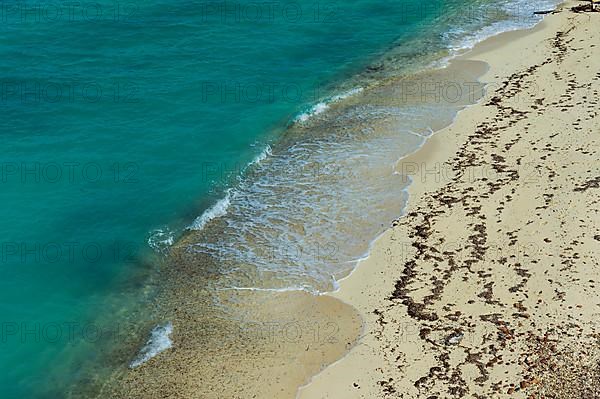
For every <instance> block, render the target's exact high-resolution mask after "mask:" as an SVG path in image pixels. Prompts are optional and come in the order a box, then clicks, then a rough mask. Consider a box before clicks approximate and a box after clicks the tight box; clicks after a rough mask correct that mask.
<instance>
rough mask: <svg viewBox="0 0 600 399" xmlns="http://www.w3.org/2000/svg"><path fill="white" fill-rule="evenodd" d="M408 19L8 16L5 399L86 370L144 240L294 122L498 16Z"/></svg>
mask: <svg viewBox="0 0 600 399" xmlns="http://www.w3.org/2000/svg"><path fill="white" fill-rule="evenodd" d="M420 3H421V2H420V1H417V0H402V1H396V2H376V1H373V0H356V1H347V2H336V1H316V2H315V1H313V0H306V1H304V0H301V1H276V2H250V1H246V0H241V1H229V2H227V3H225V2H221V1H216V2H199V1H169V2H166V1H145V2H136V1H131V2H108V1H104V0H102V1H100V2H86V1H82V2H80V3H78V4H79V5H78V6H73V5H69V4H70V3H69V4H67V3H63V2H49V1H43V2H39V3H22V2H11V1H8V2H3V3H2V10H1V11H2V12H1V14H0V83H1V87H0V88H1V92H0V95H1V96H0V100H1V101H0V110H1V117H0V136H1V137H2V144H3V145H2V158H1V167H2V168H1V171H0V172H1V176H0V177H1V180H0V184H1V190H0V220H2V224H1V226H0V241H1V245H2V248H1V262H0V322H1V323H2V328H1V331H0V370H2V371H3V372H2V374H1V375H0V396H1V397H3V398H21V397H33V395H34V394H35V392H36V389H37V387H39V386H40V385H43V384H48V381H47V379H46V377H47V371H48V370H49V369H52V368H57V367H59V366H60V365H58V364H57V362H62V361H64V359H67V358H73V359H77V357H78V356H83V355H85V356H87V357H90V356H94V353H93V351H94V345H88V346H86V348H87V349H86V350H88V351H90V353H85V354H82V353H79V352H80V351H81V350H80V349H77V350H76V349H70V348H71V347H72V348H75V347H77V345H76V343H77V342H79V341H81V340H82V339H83V340H87V341H88V342H91V343H93V342H94V334H96V333H98V330H99V331H100V333H105V332H106V331H108V330H110V328H111V326H107V325H105V324H101V325H96V324H94V323H95V320H96V316H98V315H102V316H106V312H111V311H112V309H113V307H112V306H115V303H117V304H118V303H121V302H122V303H127V301H130V300H131V301H135V300H136V299H135V298H138V297H139V293H138V292H137V291H139V290H140V289H141V287H143V286H144V283H143V280H144V276H145V275H146V273H147V271H148V270H149V269H152V267H153V266H152V263H153V260H152V259H153V258H152V256H151V255H152V253H153V252H152V249H151V248H150V246H149V245H148V239H149V237H150V236H152V235H153V234H155V233H153V232H155V231H156V230H157V229H160V231H161V232H162V233H161V234H162V235H158V236H156V235H155V238H156V237H158V238H159V239H162V240H164V239H166V238H169V235H170V234H172V233H171V232H175V233H173V234H175V235H176V233H177V231H181V229H182V228H184V227H185V226H187V225H189V224H190V223H191V222H192V221H193V220H194V218H195V217H196V216H198V215H200V214H201V213H202V212H203V210H205V209H206V208H208V207H209V206H211V205H212V204H213V203H214V202H215V201H216V200H217V199H218V198H220V197H221V196H222V190H223V188H224V187H226V185H227V181H228V179H229V178H230V177H231V176H235V175H236V174H238V173H239V172H240V171H241V170H242V169H243V167H244V166H245V165H246V164H248V163H249V162H250V161H251V160H252V159H253V158H254V157H256V156H257V155H258V154H260V153H261V151H262V150H263V148H264V146H265V144H266V143H269V142H273V141H275V140H277V137H278V136H279V135H280V134H281V132H282V130H283V129H284V128H285V126H286V124H288V123H290V121H291V120H293V118H294V117H295V116H296V115H298V114H299V113H301V112H303V111H305V110H306V109H307V108H309V107H310V105H311V104H314V103H315V102H317V101H319V100H320V99H322V98H325V97H327V96H329V95H331V94H333V93H335V92H336V91H337V90H340V88H341V87H344V82H347V81H348V79H349V78H351V77H352V76H355V75H356V74H358V73H360V72H361V71H362V70H364V68H365V67H366V66H368V65H370V64H371V63H372V62H374V61H375V60H378V59H379V57H381V56H382V54H384V53H386V51H389V50H390V49H394V52H393V54H394V57H395V61H394V62H395V63H396V64H397V65H400V66H402V65H403V63H406V65H409V64H411V62H415V60H417V59H418V58H419V57H424V58H426V57H425V56H426V55H428V54H436V53H440V52H442V53H443V50H444V49H445V48H447V47H448V46H451V45H453V44H454V45H456V44H457V43H459V42H460V37H461V35H462V36H464V35H466V34H468V33H469V32H474V31H475V30H476V29H480V28H482V27H484V26H489V23H488V22H489V21H492V22H493V21H496V20H498V19H502V18H503V17H505V15H504V11H503V12H499V10H500V8H499V7H494V8H493V9H492V11H493V12H496V13H497V14H498V15H495V14H494V13H493V12H487V13H484V12H481V11H477V12H474V13H473V15H467V14H468V13H465V12H464V10H465V9H466V8H465V7H472V10H481V9H482V8H481V7H486V6H489V3H488V2H485V1H480V2H474V1H467V0H447V1H443V0H434V1H429V2H427V5H426V6H420V5H419V4H420ZM501 17H502V18H501ZM152 242H156V240H155V241H152ZM140 259H145V260H147V261H144V262H141V261H140ZM132 281H133V283H132ZM109 304H110V305H109ZM70 350H71V351H72V352H73V353H72V354H69V351H70ZM78 351H79V352H78ZM65 354H66V355H65ZM65 378H66V379H67V380H68V378H69V376H65ZM60 383H61V382H59V381H56V384H60ZM50 384H52V382H50Z"/></svg>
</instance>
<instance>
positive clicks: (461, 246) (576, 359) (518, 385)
mask: <svg viewBox="0 0 600 399" xmlns="http://www.w3.org/2000/svg"><path fill="white" fill-rule="evenodd" d="M580 4H582V5H585V4H587V7H589V2H567V3H564V4H563V5H562V6H560V7H559V8H558V10H557V11H556V12H555V13H553V14H551V15H548V16H547V17H546V19H545V20H544V22H543V23H541V24H539V25H538V26H536V27H535V28H534V29H532V30H529V31H516V32H509V33H504V34H501V35H498V36H495V37H493V38H491V39H488V40H486V41H485V42H483V43H480V44H479V45H478V46H477V47H476V48H475V49H474V50H473V51H471V52H469V53H468V54H466V55H464V56H463V57H461V58H459V59H458V60H456V61H455V62H454V63H457V62H458V63H464V65H463V66H464V67H465V68H467V67H469V63H470V62H480V61H483V62H485V63H487V64H488V65H489V70H488V72H487V73H486V74H485V75H484V76H483V78H482V80H483V81H484V82H486V83H487V84H488V86H487V90H486V95H485V97H484V98H483V99H482V100H480V101H479V103H478V104H476V105H474V106H471V107H469V108H467V109H465V110H463V111H462V112H461V113H460V114H459V115H458V117H457V119H456V121H455V123H453V124H452V125H451V126H450V127H448V128H446V129H443V130H442V131H440V132H438V133H437V134H436V135H435V136H434V137H432V138H431V139H430V140H429V141H428V142H427V144H426V145H425V146H424V147H423V148H422V149H421V150H420V151H418V152H417V153H415V154H413V155H412V156H410V157H409V158H406V159H403V160H402V161H400V162H399V163H398V165H397V171H398V172H399V173H402V174H408V175H410V176H411V178H412V179H413V184H412V185H411V186H410V200H409V205H408V209H407V210H406V212H405V216H403V217H402V218H400V219H398V220H397V221H395V222H394V223H393V228H392V229H390V230H389V231H388V232H387V233H386V234H384V235H383V236H382V237H380V238H379V239H378V241H377V242H376V243H375V245H374V247H373V249H372V251H371V255H370V257H369V258H368V259H366V260H364V261H362V262H361V263H360V265H359V267H358V268H357V269H356V271H355V272H354V273H353V274H351V276H349V277H348V278H346V279H345V280H343V281H342V283H341V289H340V290H339V291H338V292H336V293H334V294H332V296H333V297H335V298H337V299H340V300H342V301H344V302H346V303H349V304H351V305H352V306H354V307H355V308H356V309H358V310H359V312H360V314H361V316H362V317H363V319H364V323H365V326H364V332H363V335H362V337H361V338H360V340H359V342H358V344H357V345H356V346H355V347H354V348H353V349H352V350H351V351H350V352H349V353H348V354H347V355H346V356H345V357H344V358H343V359H341V360H339V361H338V362H336V363H334V364H333V365H331V366H330V367H328V368H326V369H325V370H324V371H323V372H321V373H320V374H318V375H317V376H316V377H314V378H313V379H312V381H311V382H310V383H309V384H308V385H306V386H304V387H302V388H301V389H300V391H299V393H298V397H299V398H301V399H325V398H343V399H351V398H386V397H390V398H429V399H433V398H463V397H472V398H496V397H515V398H520V397H523V398H542V397H544V398H598V397H600V379H599V378H600V364H599V363H598V362H599V360H600V347H599V342H600V341H599V335H598V332H600V296H599V295H598V292H599V288H600V287H599V283H600V266H599V258H600V215H599V209H600V204H599V196H598V194H599V191H598V190H599V188H600V163H599V162H598V148H599V147H598V146H599V144H600V143H599V139H600V104H599V100H600V29H599V27H600V12H595V13H590V12H576V11H574V10H572V7H574V6H577V5H580ZM432 83H435V82H432Z"/></svg>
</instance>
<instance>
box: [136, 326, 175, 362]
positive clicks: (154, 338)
mask: <svg viewBox="0 0 600 399" xmlns="http://www.w3.org/2000/svg"><path fill="white" fill-rule="evenodd" d="M172 333H173V323H171V322H170V321H169V322H167V323H166V324H164V325H157V326H156V327H154V328H153V329H152V331H151V332H150V338H149V339H148V341H147V342H146V345H144V347H143V348H142V349H141V350H140V352H139V353H138V355H137V356H136V358H135V359H134V360H133V361H132V362H131V363H129V368H132V369H134V368H136V367H139V366H141V365H142V364H144V363H146V362H147V361H148V360H150V359H152V358H153V357H154V356H156V355H158V354H159V353H161V352H163V351H165V350H167V349H169V348H170V347H172V346H173V342H172V341H171V338H170V337H169V336H170V335H171V334H172Z"/></svg>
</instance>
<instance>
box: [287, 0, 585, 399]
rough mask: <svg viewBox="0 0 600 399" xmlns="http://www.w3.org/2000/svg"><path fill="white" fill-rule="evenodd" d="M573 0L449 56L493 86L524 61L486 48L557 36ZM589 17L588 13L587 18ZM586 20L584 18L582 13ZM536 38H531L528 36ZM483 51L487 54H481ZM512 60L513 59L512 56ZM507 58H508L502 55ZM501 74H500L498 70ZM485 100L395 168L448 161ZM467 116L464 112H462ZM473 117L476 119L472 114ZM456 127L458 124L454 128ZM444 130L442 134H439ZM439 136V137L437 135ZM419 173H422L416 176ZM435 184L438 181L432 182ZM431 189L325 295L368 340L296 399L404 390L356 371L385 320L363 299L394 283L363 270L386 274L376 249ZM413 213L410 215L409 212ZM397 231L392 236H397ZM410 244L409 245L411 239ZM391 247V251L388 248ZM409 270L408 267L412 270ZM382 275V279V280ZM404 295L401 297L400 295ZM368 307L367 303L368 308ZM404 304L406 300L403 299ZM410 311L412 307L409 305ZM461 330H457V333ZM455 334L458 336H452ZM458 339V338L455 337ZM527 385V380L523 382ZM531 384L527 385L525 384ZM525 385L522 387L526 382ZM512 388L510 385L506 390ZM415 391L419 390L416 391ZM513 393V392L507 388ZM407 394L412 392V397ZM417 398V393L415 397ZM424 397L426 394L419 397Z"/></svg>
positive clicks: (423, 188)
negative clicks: (358, 322)
mask: <svg viewBox="0 0 600 399" xmlns="http://www.w3.org/2000/svg"><path fill="white" fill-rule="evenodd" d="M576 4H578V3H577V2H572V1H569V2H566V3H563V4H562V5H560V6H558V7H557V10H560V11H559V12H558V13H556V14H554V13H551V14H550V15H548V16H547V17H546V18H544V20H543V21H541V22H540V23H538V24H537V25H536V26H534V27H531V28H527V29H520V30H512V31H507V32H502V33H499V34H497V35H494V36H492V37H489V38H487V39H486V40H484V41H482V42H480V43H478V44H477V45H476V46H475V47H474V48H473V49H471V50H469V51H467V52H466V53H464V54H461V55H459V56H458V57H456V58H454V59H453V60H452V61H451V62H454V61H456V60H459V61H460V60H480V61H481V60H482V61H484V62H486V63H487V64H488V65H489V67H490V69H489V70H488V71H487V72H486V73H485V74H484V76H483V77H482V80H483V81H484V82H485V83H486V87H489V86H490V85H492V84H493V83H495V82H494V79H496V80H498V79H502V78H509V77H510V74H508V73H507V72H506V71H512V72H513V73H516V71H518V69H519V68H523V67H524V66H525V65H526V63H523V61H522V60H517V62H515V63H514V65H510V64H509V62H505V63H504V65H500V66H498V64H499V63H498V61H497V60H496V62H490V58H493V57H489V52H490V51H491V50H500V51H502V48H504V49H506V48H510V47H511V46H512V47H515V44H513V43H511V42H514V41H522V40H523V39H525V40H527V38H530V39H531V37H532V36H534V37H535V36H536V35H537V36H541V40H549V39H551V38H552V37H553V36H554V34H556V33H557V32H559V31H560V28H561V27H560V26H558V25H560V24H562V23H564V22H566V21H567V20H568V19H569V17H574V16H575V14H573V13H572V12H571V11H570V10H569V8H570V7H571V6H573V5H576ZM592 17H593V16H592ZM549 18H550V22H549V21H548V19H549ZM583 18H585V17H583ZM536 39H538V40H539V39H540V37H537V38H536ZM533 40H535V39H533ZM505 52H506V53H509V51H508V50H505ZM486 55H487V56H488V57H486ZM513 58H514V57H513ZM507 59H508V58H507ZM499 72H500V73H499ZM502 72H503V73H504V75H502ZM494 74H496V76H494V77H493V78H492V75H494ZM484 100H489V98H487V95H486V96H484V97H483V98H482V99H480V100H479V101H478V102H477V103H475V104H473V105H470V106H467V107H466V108H465V109H463V110H461V111H459V112H458V113H457V115H456V117H455V119H454V121H453V122H452V124H451V125H450V126H448V127H446V128H444V129H442V130H441V131H438V132H436V133H434V134H433V135H432V136H430V137H429V138H428V139H427V141H426V142H425V143H424V144H423V146H421V147H420V148H419V149H418V150H417V151H415V152H414V153H412V154H410V155H409V156H407V157H405V158H403V159H401V160H400V161H399V163H398V164H399V166H400V167H401V168H402V169H403V171H406V169H405V168H404V167H403V166H402V165H403V164H404V165H406V164H411V165H410V166H411V167H414V166H415V165H414V164H415V163H416V164H418V167H417V168H419V166H421V165H422V166H425V165H426V164H428V163H429V164H431V163H434V164H438V165H439V164H443V163H445V162H447V161H449V160H450V159H451V157H452V156H453V155H455V154H456V153H457V152H458V149H459V148H460V145H461V143H460V141H461V140H463V139H464V137H460V138H459V137H456V136H455V137H448V136H451V134H449V133H448V131H452V130H456V129H457V126H456V125H457V121H461V120H464V119H467V118H474V117H473V116H472V115H470V114H476V113H477V110H478V109H480V108H483V107H484V104H483V103H484V102H485V101H484ZM465 114H467V115H465ZM475 118H476V117H475ZM458 128H459V129H460V127H458ZM444 133H446V134H444ZM442 136H444V137H443V139H442V138H441V137H442ZM449 139H451V140H452V143H451V145H450V146H449V145H448V144H449V143H448V140H449ZM442 146H445V147H446V148H444V149H441V147H442ZM421 172H422V171H421ZM440 175H441V174H440V173H439V172H438V174H437V177H440ZM421 177H422V176H421ZM437 185H438V186H439V184H437ZM435 187H436V184H431V183H430V184H427V183H426V182H425V181H423V179H422V181H420V182H419V181H412V182H411V184H410V185H409V186H408V188H407V189H408V192H409V201H408V203H407V206H406V209H407V212H406V213H404V214H403V216H402V217H401V218H400V220H397V221H395V222H394V223H393V225H392V226H393V227H392V228H390V229H388V230H386V232H384V233H383V234H382V235H381V236H379V237H378V238H377V239H376V240H375V241H376V242H375V243H374V244H373V245H374V246H375V247H377V248H376V249H375V251H377V252H378V253H377V255H376V256H373V254H371V256H369V257H368V258H367V259H364V260H361V261H360V262H359V264H358V265H357V267H356V268H355V269H354V271H353V272H352V273H351V274H350V275H349V276H347V277H346V278H344V279H342V280H340V281H339V285H340V287H339V289H338V290H337V291H335V292H333V293H329V294H328V295H331V296H333V297H335V298H337V299H340V300H341V301H343V302H345V303H348V304H350V305H352V306H354V307H355V308H357V309H358V310H359V312H360V314H361V317H362V318H363V320H365V328H366V329H370V330H371V331H368V332H367V339H368V340H369V341H368V343H365V337H364V336H363V337H362V338H361V340H360V341H359V343H358V344H357V346H355V347H354V348H353V349H352V350H351V351H350V352H349V353H347V354H346V355H345V356H344V357H343V358H341V359H339V360H337V361H336V362H335V363H333V364H332V365H330V366H329V367H327V368H326V369H325V370H323V371H321V372H320V373H319V374H317V375H315V376H314V377H313V378H311V380H310V381H309V382H308V383H307V384H305V385H303V386H301V387H300V388H299V390H298V393H297V398H315V399H317V398H330V397H331V398H333V397H344V398H351V397H361V398H363V397H377V396H376V393H380V394H386V393H387V394H388V395H390V394H392V393H394V394H400V393H402V394H406V393H407V392H408V391H397V390H396V388H394V387H393V383H392V379H390V380H389V381H386V380H380V381H377V379H376V378H374V377H373V375H371V374H368V373H366V372H362V373H360V372H357V368H359V369H360V365H361V364H365V363H367V364H369V360H373V357H370V356H369V355H367V354H365V350H364V349H362V348H360V347H361V346H371V345H376V344H375V343H374V342H373V340H372V339H371V338H372V334H374V333H378V334H379V333H382V332H381V331H379V327H381V329H383V325H384V324H383V323H385V324H387V322H383V321H382V320H383V318H382V316H381V314H382V313H381V311H379V310H378V309H373V306H372V305H373V303H371V302H376V303H378V304H379V305H382V304H383V303H385V300H382V301H370V300H369V299H366V297H370V296H373V295H377V294H378V295H382V294H384V293H385V292H386V288H383V287H379V286H377V285H378V284H380V283H382V284H383V285H384V286H385V287H387V292H388V294H390V293H391V292H392V291H393V286H391V285H390V281H389V280H390V276H389V275H388V276H379V279H377V278H376V277H373V276H369V275H368V273H366V269H368V268H375V270H371V273H378V274H382V273H385V272H386V271H387V270H384V271H382V269H385V267H383V266H381V265H379V264H377V263H382V259H381V248H382V247H384V246H391V245H393V244H392V241H394V239H396V238H395V237H394V236H395V233H394V231H395V230H396V226H398V225H400V224H402V223H403V221H402V219H404V218H407V217H408V216H407V214H410V212H411V209H414V208H415V202H417V203H418V201H419V200H420V198H421V197H422V196H423V195H424V194H425V193H427V192H428V191H431V190H433V188H435ZM411 217H412V216H411ZM396 235H397V234H396ZM411 244H412V243H411ZM388 250H390V248H388ZM392 251H393V250H392ZM404 256H405V254H403V256H402V257H404ZM411 273H412V271H411ZM381 277H383V279H382V278H381ZM405 299H406V298H405ZM367 304H368V305H371V306H367ZM405 305H406V303H405ZM367 307H370V308H371V309H370V312H367V311H365V309H366V308H367ZM413 310H414V309H413ZM409 313H410V304H409ZM373 314H375V315H376V316H377V317H374V316H373ZM406 320H407V321H409V322H410V321H411V318H410V317H408V318H407V319H406ZM377 323H381V324H380V325H379V326H377ZM373 327H375V328H373ZM460 334H462V332H461V333H460ZM457 337H458V335H457ZM457 339H458V338H457ZM460 339H462V335H461V337H460ZM357 352H360V353H359V354H357ZM378 360H379V362H378V363H374V364H373V366H376V365H377V364H379V365H380V366H382V365H383V363H385V362H381V360H382V359H378ZM359 375H360V376H362V377H364V378H363V380H368V381H369V382H370V384H371V386H370V387H369V391H368V392H364V390H362V391H361V388H360V387H361V386H362V385H361V384H359V383H357V382H353V381H351V380H352V378H353V377H354V378H355V379H357V377H358V376H359ZM343 384H345V386H342V385H343ZM525 385H527V384H525ZM529 385H531V384H529ZM529 385H527V386H529ZM510 389H511V388H509V391H510ZM516 390H517V391H518V390H519V387H518V386H517V387H516ZM512 391H513V392H514V391H515V388H512ZM333 392H335V394H333ZM418 393H419V394H421V392H420V391H419V392H418ZM509 393H512V392H509ZM412 394H413V395H415V392H412ZM411 397H412V396H411ZM419 397H421V396H419ZM423 397H425V396H423Z"/></svg>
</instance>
